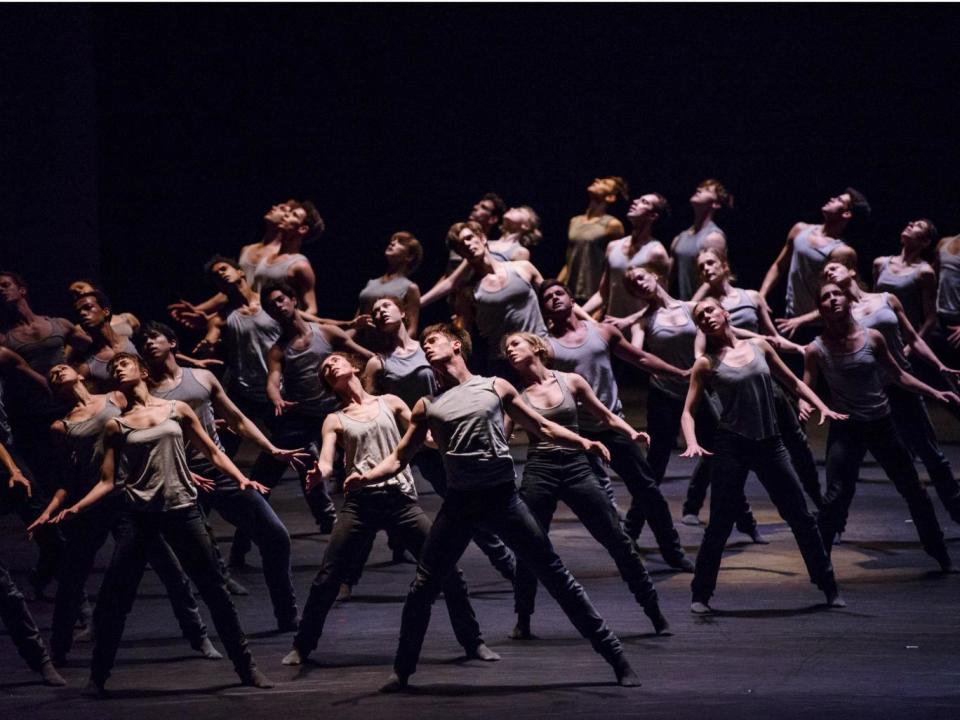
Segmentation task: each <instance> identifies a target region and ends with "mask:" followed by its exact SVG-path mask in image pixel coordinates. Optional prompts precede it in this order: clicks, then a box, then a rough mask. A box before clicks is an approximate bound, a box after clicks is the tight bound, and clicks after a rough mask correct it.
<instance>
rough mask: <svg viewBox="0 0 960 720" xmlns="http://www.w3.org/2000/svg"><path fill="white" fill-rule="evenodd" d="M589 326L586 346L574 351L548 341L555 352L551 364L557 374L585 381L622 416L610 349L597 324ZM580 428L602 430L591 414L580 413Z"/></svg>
mask: <svg viewBox="0 0 960 720" xmlns="http://www.w3.org/2000/svg"><path fill="white" fill-rule="evenodd" d="M586 326H587V335H586V338H585V339H584V341H583V343H581V344H580V345H577V346H574V347H570V346H567V345H561V344H560V342H559V341H558V340H557V339H556V338H555V337H550V338H548V340H549V341H550V347H552V348H553V362H552V363H550V364H551V365H553V367H555V368H556V369H557V370H561V371H563V372H572V373H577V375H580V376H581V377H583V379H584V380H586V381H587V384H588V385H589V386H590V389H592V390H593V392H594V394H595V395H596V396H597V399H598V400H600V402H601V403H603V405H604V407H606V408H607V409H608V410H609V411H610V412H612V413H613V414H614V415H622V414H623V406H622V405H621V404H620V390H619V388H618V387H617V380H616V378H615V377H614V376H613V366H612V365H611V364H610V346H609V345H608V344H607V341H606V340H604V338H603V335H601V334H600V331H599V330H598V329H597V326H596V324H595V323H592V322H588V323H586ZM580 425H581V426H582V427H584V428H587V429H591V430H597V429H600V428H601V427H603V426H602V425H601V424H600V421H599V420H598V419H596V418H594V416H593V414H592V413H589V412H584V413H581V418H580Z"/></svg>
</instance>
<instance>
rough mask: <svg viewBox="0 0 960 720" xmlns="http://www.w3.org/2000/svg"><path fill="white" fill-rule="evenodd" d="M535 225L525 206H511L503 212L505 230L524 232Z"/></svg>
mask: <svg viewBox="0 0 960 720" xmlns="http://www.w3.org/2000/svg"><path fill="white" fill-rule="evenodd" d="M532 225H533V219H532V218H531V217H530V213H529V212H527V211H526V210H524V209H523V208H510V209H509V210H507V211H506V212H505V213H504V214H503V229H504V231H505V232H508V233H509V232H523V231H524V230H529V229H530V228H531V227H532Z"/></svg>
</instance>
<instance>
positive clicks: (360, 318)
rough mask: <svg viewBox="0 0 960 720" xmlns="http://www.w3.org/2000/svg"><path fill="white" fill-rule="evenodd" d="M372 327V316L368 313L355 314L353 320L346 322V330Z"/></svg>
mask: <svg viewBox="0 0 960 720" xmlns="http://www.w3.org/2000/svg"><path fill="white" fill-rule="evenodd" d="M372 327H373V318H372V317H371V316H370V314H369V313H362V314H360V315H357V316H356V317H355V318H354V319H353V320H351V321H350V322H348V323H347V329H348V330H356V329H358V328H372Z"/></svg>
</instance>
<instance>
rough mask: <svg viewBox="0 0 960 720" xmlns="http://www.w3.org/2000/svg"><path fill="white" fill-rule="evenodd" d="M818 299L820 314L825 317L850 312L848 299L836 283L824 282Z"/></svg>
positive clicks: (840, 316) (843, 314)
mask: <svg viewBox="0 0 960 720" xmlns="http://www.w3.org/2000/svg"><path fill="white" fill-rule="evenodd" d="M818 300H819V309H820V314H821V315H822V316H823V317H825V318H842V317H844V316H845V315H848V314H849V313H850V300H849V298H848V297H847V295H846V293H844V292H843V290H842V289H841V288H840V286H839V285H837V284H836V283H832V282H828V283H824V285H823V287H821V288H820V295H819V296H818Z"/></svg>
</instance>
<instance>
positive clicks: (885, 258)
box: [873, 255, 891, 268]
mask: <svg viewBox="0 0 960 720" xmlns="http://www.w3.org/2000/svg"><path fill="white" fill-rule="evenodd" d="M890 257H891V256H890V255H880V256H879V257H875V258H874V259H873V267H874V268H882V267H883V266H884V265H886V264H887V263H888V262H890Z"/></svg>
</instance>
